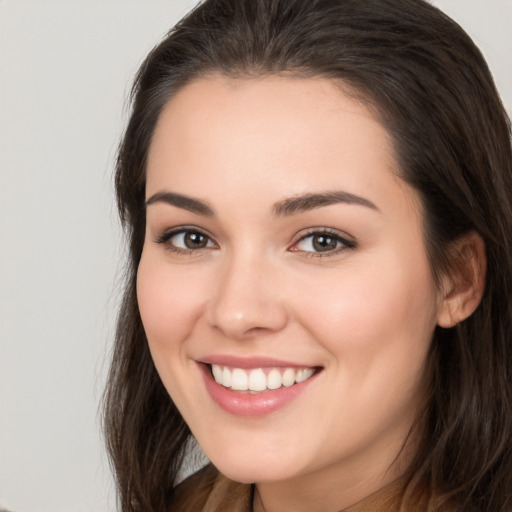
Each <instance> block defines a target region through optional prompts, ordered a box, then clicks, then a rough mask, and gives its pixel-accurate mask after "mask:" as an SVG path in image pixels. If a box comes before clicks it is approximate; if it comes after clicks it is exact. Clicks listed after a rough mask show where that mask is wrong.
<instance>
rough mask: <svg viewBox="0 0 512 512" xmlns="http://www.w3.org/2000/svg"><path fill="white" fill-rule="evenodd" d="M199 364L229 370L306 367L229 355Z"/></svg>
mask: <svg viewBox="0 0 512 512" xmlns="http://www.w3.org/2000/svg"><path fill="white" fill-rule="evenodd" d="M200 362H201V363H206V364H218V365H220V366H229V367H230V368H279V367H286V368H306V367H307V366H308V365H304V364H298V363H292V362H291V361H283V360H282V359H274V358H272V357H236V356H230V355H211V356H206V357H204V358H201V360H200Z"/></svg>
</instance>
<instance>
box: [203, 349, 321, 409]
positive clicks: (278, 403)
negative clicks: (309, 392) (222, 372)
mask: <svg viewBox="0 0 512 512" xmlns="http://www.w3.org/2000/svg"><path fill="white" fill-rule="evenodd" d="M236 359H237V358H236ZM249 361H250V364H249ZM265 361H266V363H267V364H265V365H262V364H261V363H262V359H258V362H259V364H254V363H255V360H254V359H250V360H249V359H247V360H245V362H246V363H247V364H246V366H240V360H238V359H237V361H236V364H228V363H227V360H226V358H224V357H223V358H222V363H217V362H216V363H213V364H223V365H225V366H232V367H235V368H261V367H264V366H273V367H279V366H297V367H304V365H302V366H299V365H289V364H287V363H286V364H283V362H280V363H279V364H277V361H275V360H268V359H265ZM230 363H234V361H232V360H230ZM198 366H199V368H200V370H201V373H202V375H203V379H204V382H205V385H206V389H207V390H208V392H209V394H210V396H211V397H212V399H213V401H214V402H215V403H216V404H217V405H219V406H220V407H221V408H222V409H223V410H225V411H226V412H229V413H230V414H234V415H236V416H249V417H261V416H265V415H267V414H270V413H272V412H275V411H277V410H279V409H281V408H282V407H284V406H286V405H287V404H289V403H290V402H291V401H292V400H294V399H295V398H297V397H298V396H299V395H300V394H301V393H302V392H303V391H304V390H305V389H306V388H307V387H308V386H309V385H310V384H311V382H312V381H313V380H315V378H316V376H317V375H318V373H315V374H314V375H312V376H311V377H310V378H309V379H307V380H305V381H302V382H300V383H298V384H294V385H293V386H290V387H284V386H283V387H281V388H279V389H273V390H267V391H263V392H260V393H254V394H251V393H249V392H247V391H233V390H232V389H229V388H226V387H224V386H222V385H221V384H218V383H217V382H216V381H215V379H214V378H213V376H212V374H211V372H210V367H209V366H208V365H206V364H202V363H199V364H198Z"/></svg>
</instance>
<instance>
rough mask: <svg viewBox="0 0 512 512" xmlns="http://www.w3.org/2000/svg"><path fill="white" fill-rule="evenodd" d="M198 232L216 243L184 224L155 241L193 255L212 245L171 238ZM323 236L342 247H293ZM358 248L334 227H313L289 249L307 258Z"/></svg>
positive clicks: (201, 231)
mask: <svg viewBox="0 0 512 512" xmlns="http://www.w3.org/2000/svg"><path fill="white" fill-rule="evenodd" d="M187 233H189V234H198V235H201V236H204V237H206V238H207V239H208V242H207V243H209V242H212V243H214V244H215V245H217V244H216V242H214V241H213V240H212V238H211V237H210V236H209V235H208V234H207V233H206V232H204V231H203V230H201V229H199V228H196V227H194V226H183V227H180V228H176V229H173V230H171V231H166V232H165V233H163V234H162V235H160V236H159V237H158V238H157V239H156V240H155V242H156V243H157V244H162V245H165V247H166V249H167V250H169V251H171V252H173V253H175V254H178V255H183V256H191V255H193V254H194V253H197V252H199V251H200V250H202V249H208V250H209V249H211V247H199V248H196V249H184V248H182V247H177V246H176V245H173V244H172V243H170V240H171V239H172V238H173V237H174V236H176V235H180V234H183V235H185V234H187ZM315 236H316V237H321V236H324V237H327V238H331V239H334V241H335V242H336V244H338V243H339V244H341V246H340V247H337V248H335V249H334V250H330V251H325V252H320V251H318V252H317V251H301V250H298V249H293V247H295V246H296V245H298V244H300V243H301V242H303V241H304V240H307V239H308V238H310V237H315ZM356 248H357V243H356V242H355V241H354V240H349V239H348V238H346V237H344V236H342V235H340V233H339V232H337V231H334V230H333V229H329V228H312V229H311V230H309V231H308V232H307V233H306V234H304V235H302V236H301V237H300V238H299V239H298V240H297V241H296V242H294V244H293V245H292V246H291V248H290V249H289V250H291V252H301V253H303V256H304V257H306V258H328V257H330V256H336V255H338V254H339V253H341V252H343V251H345V250H347V249H351V250H353V249H356Z"/></svg>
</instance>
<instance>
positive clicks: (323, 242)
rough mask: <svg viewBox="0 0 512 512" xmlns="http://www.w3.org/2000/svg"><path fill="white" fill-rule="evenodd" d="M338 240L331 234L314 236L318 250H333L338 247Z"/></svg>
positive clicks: (314, 243) (315, 246)
mask: <svg viewBox="0 0 512 512" xmlns="http://www.w3.org/2000/svg"><path fill="white" fill-rule="evenodd" d="M336 242H337V240H336V239H335V238H333V237H331V236H324V235H320V236H315V237H314V238H313V247H314V248H315V250H316V251H318V252H325V251H331V250H334V249H336Z"/></svg>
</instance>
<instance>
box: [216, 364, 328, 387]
mask: <svg viewBox="0 0 512 512" xmlns="http://www.w3.org/2000/svg"><path fill="white" fill-rule="evenodd" d="M209 366H210V373H211V375H212V377H213V379H214V380H215V382H217V384H220V385H221V386H224V387H225V388H228V389H231V390H232V391H241V392H243V391H245V392H249V393H261V392H264V391H269V390H275V389H279V388H282V387H285V388H288V387H291V386H293V385H294V384H299V383H301V382H304V381H306V380H308V379H309V378H311V377H312V376H313V375H314V374H315V373H317V372H318V371H320V368H317V367H315V368H291V367H288V368H286V367H275V368H252V369H248V368H232V367H229V366H223V365H219V364H211V365H209Z"/></svg>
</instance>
